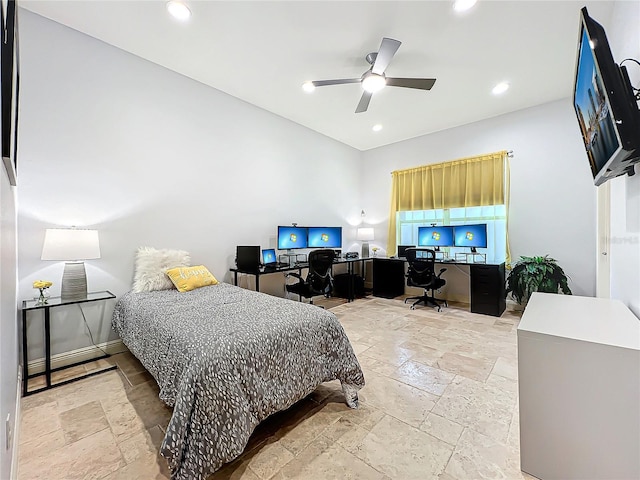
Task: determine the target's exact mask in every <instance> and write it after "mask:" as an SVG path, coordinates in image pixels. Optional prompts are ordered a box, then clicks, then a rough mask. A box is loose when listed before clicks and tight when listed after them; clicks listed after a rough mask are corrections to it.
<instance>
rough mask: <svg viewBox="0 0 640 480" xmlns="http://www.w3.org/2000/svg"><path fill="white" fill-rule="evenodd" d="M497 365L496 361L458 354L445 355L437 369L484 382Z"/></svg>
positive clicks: (437, 363)
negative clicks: (495, 364)
mask: <svg viewBox="0 0 640 480" xmlns="http://www.w3.org/2000/svg"><path fill="white" fill-rule="evenodd" d="M494 363H495V359H486V358H472V357H469V356H467V355H460V354H457V353H445V354H444V355H442V357H441V358H440V359H439V360H438V361H437V362H436V363H435V365H434V366H435V367H438V368H439V369H441V370H445V371H447V372H452V373H455V374H457V375H462V376H463V377H467V378H470V379H472V380H478V381H480V382H484V381H485V380H486V379H487V377H488V376H489V374H490V373H491V369H492V368H493V365H494Z"/></svg>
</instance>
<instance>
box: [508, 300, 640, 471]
mask: <svg viewBox="0 0 640 480" xmlns="http://www.w3.org/2000/svg"><path fill="white" fill-rule="evenodd" d="M518 384H519V391H520V457H521V463H520V464H521V468H522V470H523V471H525V472H527V473H529V474H530V475H533V476H535V477H538V478H541V479H544V480H548V479H563V480H568V479H580V480H586V479H606V480H613V479H619V480H627V479H628V480H631V479H640V320H639V319H638V318H637V317H636V316H635V315H634V314H633V313H632V312H631V311H630V310H629V309H628V308H627V307H626V306H625V305H624V304H622V302H620V301H618V300H610V299H601V298H592V297H578V296H571V295H553V294H548V293H534V294H533V295H532V297H531V299H530V300H529V303H528V304H527V307H526V309H525V312H524V314H523V316H522V320H521V321H520V325H519V326H518Z"/></svg>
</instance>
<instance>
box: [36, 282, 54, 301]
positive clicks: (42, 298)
mask: <svg viewBox="0 0 640 480" xmlns="http://www.w3.org/2000/svg"><path fill="white" fill-rule="evenodd" d="M51 285H53V282H49V281H48V280H36V281H35V282H33V288H37V289H38V290H40V296H39V297H38V303H47V300H48V297H47V296H45V294H44V292H45V290H46V289H47V288H49V287H50V286H51Z"/></svg>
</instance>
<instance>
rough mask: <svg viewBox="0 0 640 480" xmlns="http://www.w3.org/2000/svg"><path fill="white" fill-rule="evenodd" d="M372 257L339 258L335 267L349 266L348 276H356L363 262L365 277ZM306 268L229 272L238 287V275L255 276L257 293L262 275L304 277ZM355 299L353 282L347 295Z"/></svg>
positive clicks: (293, 266) (236, 269)
mask: <svg viewBox="0 0 640 480" xmlns="http://www.w3.org/2000/svg"><path fill="white" fill-rule="evenodd" d="M372 259H373V258H372V257H363V258H338V259H336V260H334V261H333V265H342V264H346V265H347V274H349V275H350V276H351V275H353V274H354V270H355V269H354V266H355V265H356V264H357V263H358V262H362V276H363V277H364V276H365V262H366V261H367V260H372ZM305 268H309V266H308V264H307V265H305V266H296V265H291V266H289V267H281V268H264V267H260V268H258V269H256V270H247V269H240V268H230V269H229V271H230V272H233V284H234V285H236V286H237V285H238V273H244V274H246V275H253V276H255V277H256V291H257V292H259V291H260V277H261V276H262V275H271V274H272V273H286V272H291V271H297V272H298V273H299V274H300V275H302V270H304V269H305ZM354 298H355V292H354V287H353V281H352V282H350V284H349V293H348V295H347V300H348V301H350V302H351V301H353V300H354Z"/></svg>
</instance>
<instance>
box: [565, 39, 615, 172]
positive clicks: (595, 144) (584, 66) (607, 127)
mask: <svg viewBox="0 0 640 480" xmlns="http://www.w3.org/2000/svg"><path fill="white" fill-rule="evenodd" d="M573 101H574V104H575V105H574V106H575V110H576V114H577V116H578V123H579V125H580V132H581V133H582V139H583V141H584V146H585V149H586V151H587V156H588V158H589V164H590V166H591V173H592V175H593V176H594V177H596V176H597V175H598V172H600V170H602V168H603V167H604V166H605V165H606V164H607V162H608V161H609V159H610V158H612V157H613V156H614V154H615V153H617V151H618V150H619V149H620V148H621V144H620V138H619V137H618V132H617V131H616V126H615V120H614V118H613V114H612V111H611V105H610V104H609V100H608V98H607V95H606V91H605V89H604V85H603V83H602V75H601V74H600V70H599V68H598V65H597V63H596V58H595V55H594V52H593V50H592V49H591V46H590V42H589V35H588V33H587V29H586V28H583V29H582V36H581V38H580V47H579V51H578V69H577V72H576V81H575V91H574V97H573Z"/></svg>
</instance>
